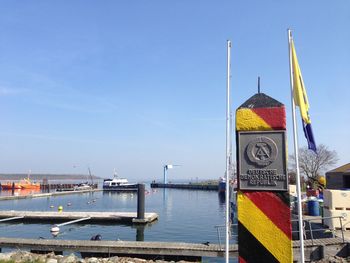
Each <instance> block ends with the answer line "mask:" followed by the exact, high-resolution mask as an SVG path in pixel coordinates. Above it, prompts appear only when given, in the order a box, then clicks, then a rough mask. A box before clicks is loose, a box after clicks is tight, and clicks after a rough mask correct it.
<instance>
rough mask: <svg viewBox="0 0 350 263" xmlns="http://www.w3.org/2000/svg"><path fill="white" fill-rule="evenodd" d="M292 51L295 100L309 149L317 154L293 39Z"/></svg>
mask: <svg viewBox="0 0 350 263" xmlns="http://www.w3.org/2000/svg"><path fill="white" fill-rule="evenodd" d="M291 50H292V71H293V92H294V94H293V98H294V103H295V105H296V106H298V107H299V110H300V114H301V118H302V122H303V129H304V134H305V137H306V139H307V142H308V148H309V149H310V150H313V151H314V152H316V142H315V138H314V135H313V132H312V128H311V119H310V116H309V101H308V99H307V94H306V90H305V86H304V81H303V77H302V75H301V71H300V67H299V63H298V58H297V54H296V52H295V47H294V42H293V39H292V40H291Z"/></svg>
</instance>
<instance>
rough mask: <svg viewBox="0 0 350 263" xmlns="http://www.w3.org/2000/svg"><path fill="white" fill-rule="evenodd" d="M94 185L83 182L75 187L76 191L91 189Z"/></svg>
mask: <svg viewBox="0 0 350 263" xmlns="http://www.w3.org/2000/svg"><path fill="white" fill-rule="evenodd" d="M91 189H92V186H91V185H89V184H88V183H87V182H86V183H81V184H78V185H76V186H74V187H73V190H74V191H82V190H91Z"/></svg>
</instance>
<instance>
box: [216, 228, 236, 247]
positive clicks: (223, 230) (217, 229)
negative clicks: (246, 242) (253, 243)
mask: <svg viewBox="0 0 350 263" xmlns="http://www.w3.org/2000/svg"><path fill="white" fill-rule="evenodd" d="M237 226H238V224H231V227H230V233H229V234H230V237H231V238H232V237H238V233H237V234H233V232H234V231H233V230H232V228H233V227H235V228H236V229H237ZM214 227H215V228H216V233H217V236H218V243H219V248H220V250H222V251H223V250H224V249H225V248H224V247H222V242H221V238H222V235H221V232H223V233H224V232H225V231H226V226H225V225H216V226H214ZM224 237H225V233H224Z"/></svg>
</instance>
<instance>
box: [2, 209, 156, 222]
mask: <svg viewBox="0 0 350 263" xmlns="http://www.w3.org/2000/svg"><path fill="white" fill-rule="evenodd" d="M11 217H18V219H15V220H18V221H22V222H41V221H44V222H53V223H57V222H65V221H70V220H76V219H81V218H86V217H90V219H89V220H87V221H86V222H89V223H115V222H122V223H128V224H130V223H150V222H153V221H155V220H157V219H158V214H157V213H145V215H144V219H142V222H140V220H141V219H137V213H136V212H51V211H0V218H11Z"/></svg>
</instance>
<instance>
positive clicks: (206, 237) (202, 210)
mask: <svg viewBox="0 0 350 263" xmlns="http://www.w3.org/2000/svg"><path fill="white" fill-rule="evenodd" d="M146 188H148V190H149V194H147V195H146V198H145V199H146V212H156V213H158V215H159V220H158V221H155V222H153V223H151V224H148V225H146V226H144V227H142V226H138V227H136V226H132V225H121V224H113V225H112V224H109V225H97V224H85V223H81V224H74V225H67V226H62V227H61V228H60V229H61V232H60V234H59V235H58V236H57V237H55V238H56V239H80V240H88V239H90V237H91V236H93V235H96V234H100V235H102V238H103V240H118V239H120V240H125V241H135V240H144V241H175V242H195V243H202V242H207V241H209V242H211V243H218V235H217V231H216V228H215V226H216V225H223V224H224V222H225V204H224V200H220V199H219V196H218V194H217V192H215V191H190V190H177V189H156V190H152V189H149V187H146ZM1 194H2V195H5V194H8V192H5V191H2V192H1ZM68 204H70V205H68ZM59 205H62V206H63V210H64V211H118V212H136V209H137V195H136V194H131V193H123V194H118V193H112V192H109V193H103V192H96V193H85V194H72V195H68V196H57V197H49V198H46V197H45V198H33V199H22V200H9V201H1V202H0V210H33V211H51V210H52V211H57V207H58V206H59ZM52 206H53V208H50V207H52ZM51 227H52V225H51V224H23V223H5V222H4V223H0V233H1V234H0V236H1V237H23V238H39V237H44V238H49V239H51V238H54V237H52V235H51V233H50V228H51ZM222 234H223V233H222ZM221 241H222V242H223V243H224V237H223V236H222V240H221ZM231 242H234V240H231Z"/></svg>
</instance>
